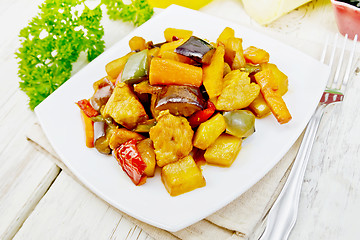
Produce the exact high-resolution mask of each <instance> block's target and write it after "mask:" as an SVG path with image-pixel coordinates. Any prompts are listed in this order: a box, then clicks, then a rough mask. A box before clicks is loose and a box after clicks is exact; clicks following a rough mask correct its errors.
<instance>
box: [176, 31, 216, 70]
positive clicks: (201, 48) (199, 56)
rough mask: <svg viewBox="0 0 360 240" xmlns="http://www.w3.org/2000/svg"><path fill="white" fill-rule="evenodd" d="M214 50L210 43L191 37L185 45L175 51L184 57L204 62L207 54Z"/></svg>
mask: <svg viewBox="0 0 360 240" xmlns="http://www.w3.org/2000/svg"><path fill="white" fill-rule="evenodd" d="M212 49H213V46H211V44H209V43H208V42H206V41H204V40H202V39H200V38H198V37H195V36H191V37H190V38H189V39H188V40H187V41H186V42H185V43H183V44H182V45H180V46H179V47H177V48H176V49H175V52H176V53H178V54H181V55H183V56H186V57H189V58H191V59H193V60H195V61H197V62H200V63H202V62H204V61H203V59H204V57H205V56H206V54H207V53H208V52H209V51H210V50H212Z"/></svg>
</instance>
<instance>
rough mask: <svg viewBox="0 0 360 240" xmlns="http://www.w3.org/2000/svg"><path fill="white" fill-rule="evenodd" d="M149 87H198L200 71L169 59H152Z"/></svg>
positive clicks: (198, 68)
mask: <svg viewBox="0 0 360 240" xmlns="http://www.w3.org/2000/svg"><path fill="white" fill-rule="evenodd" d="M149 82H150V84H151V85H173V84H175V85H189V86H194V87H200V85H201V84H202V69H201V68H200V67H195V66H192V65H189V64H186V63H181V62H177V61H174V60H171V59H161V58H153V59H152V60H151V64H150V72H149Z"/></svg>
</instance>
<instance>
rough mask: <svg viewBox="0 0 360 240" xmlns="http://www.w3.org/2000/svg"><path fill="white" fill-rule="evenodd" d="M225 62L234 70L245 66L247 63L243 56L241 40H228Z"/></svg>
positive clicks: (232, 38)
mask: <svg viewBox="0 0 360 240" xmlns="http://www.w3.org/2000/svg"><path fill="white" fill-rule="evenodd" d="M225 61H226V62H227V63H228V64H229V65H230V67H231V69H232V70H236V69H240V68H241V67H243V66H245V63H246V61H245V58H244V54H243V47H242V39H241V38H236V37H230V38H228V39H227V40H226V42H225Z"/></svg>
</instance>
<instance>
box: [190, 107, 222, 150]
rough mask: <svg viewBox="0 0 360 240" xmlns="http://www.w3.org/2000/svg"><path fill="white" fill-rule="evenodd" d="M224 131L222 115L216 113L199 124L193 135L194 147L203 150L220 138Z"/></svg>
mask: <svg viewBox="0 0 360 240" xmlns="http://www.w3.org/2000/svg"><path fill="white" fill-rule="evenodd" d="M225 129H226V123H225V119H224V117H223V115H221V114H220V113H217V114H216V115H215V116H213V117H212V118H210V119H209V120H207V121H206V122H203V123H201V124H200V126H199V128H198V129H197V130H196V132H195V135H194V140H193V144H194V147H197V148H200V149H202V150H205V149H206V148H208V147H209V146H210V145H211V144H213V143H214V142H215V140H216V139H217V138H218V137H219V136H220V134H221V133H222V132H224V131H225Z"/></svg>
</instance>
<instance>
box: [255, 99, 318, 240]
mask: <svg viewBox="0 0 360 240" xmlns="http://www.w3.org/2000/svg"><path fill="white" fill-rule="evenodd" d="M324 108H325V105H319V106H318V107H317V109H316V111H315V113H314V115H313V116H312V117H311V119H310V121H309V123H308V125H307V128H306V130H305V134H304V138H303V140H302V142H301V146H300V148H299V151H298V153H297V156H296V158H295V161H294V165H293V167H292V170H291V172H290V174H289V177H288V179H287V181H286V183H285V185H284V187H283V189H282V191H281V193H280V195H279V197H278V199H277V200H276V202H275V203H274V205H273V207H272V208H271V210H270V212H269V214H268V217H267V218H268V219H267V225H266V229H265V232H264V233H263V235H262V236H261V238H260V239H261V240H286V239H288V237H289V234H290V232H291V230H292V228H293V227H294V225H295V222H296V218H297V212H298V207H299V199H300V191H301V185H302V183H303V179H304V174H305V170H306V166H307V163H308V160H309V156H310V152H311V148H312V146H313V143H314V140H315V136H316V132H317V130H318V128H319V124H320V120H321V118H322V116H323V113H324Z"/></svg>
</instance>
